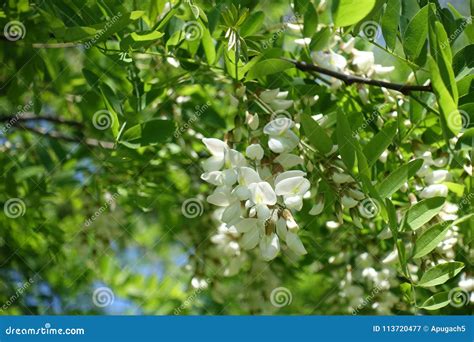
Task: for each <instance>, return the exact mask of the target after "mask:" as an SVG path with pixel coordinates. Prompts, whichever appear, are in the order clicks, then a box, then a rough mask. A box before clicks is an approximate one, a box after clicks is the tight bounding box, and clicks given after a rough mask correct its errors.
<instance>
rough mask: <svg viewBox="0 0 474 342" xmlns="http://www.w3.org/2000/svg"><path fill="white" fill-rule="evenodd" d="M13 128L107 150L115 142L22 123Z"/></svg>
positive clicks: (111, 147) (112, 147)
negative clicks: (71, 134) (66, 133)
mask: <svg viewBox="0 0 474 342" xmlns="http://www.w3.org/2000/svg"><path fill="white" fill-rule="evenodd" d="M15 128H18V129H23V130H25V131H29V132H32V133H35V134H38V135H42V136H45V137H48V138H53V139H59V140H64V141H68V142H74V143H79V144H85V145H88V146H92V147H102V148H105V149H107V150H113V149H115V144H114V143H113V142H111V141H103V140H97V139H93V138H84V139H82V138H80V137H73V136H69V135H65V134H62V133H59V132H56V131H46V130H44V129H41V128H35V127H27V126H23V125H16V126H15Z"/></svg>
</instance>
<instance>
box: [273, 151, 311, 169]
mask: <svg viewBox="0 0 474 342" xmlns="http://www.w3.org/2000/svg"><path fill="white" fill-rule="evenodd" d="M274 161H276V162H277V163H279V164H280V165H281V166H283V168H285V169H291V168H292V167H295V166H296V165H303V162H304V160H303V158H301V157H300V156H297V155H296V154H291V153H282V154H280V155H278V157H276V158H275V159H274Z"/></svg>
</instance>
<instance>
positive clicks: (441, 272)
mask: <svg viewBox="0 0 474 342" xmlns="http://www.w3.org/2000/svg"><path fill="white" fill-rule="evenodd" d="M463 268H464V264H463V263H462V262H459V261H452V262H447V263H444V264H438V265H436V266H434V267H432V268H430V269H429V270H428V271H426V272H425V273H424V274H423V276H422V277H421V279H420V281H419V282H418V286H421V287H431V286H436V285H441V284H444V283H445V282H446V281H448V280H449V279H451V278H453V277H455V276H456V275H457V274H458V273H459V272H461V270H462V269H463Z"/></svg>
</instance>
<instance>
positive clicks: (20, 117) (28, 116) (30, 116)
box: [0, 112, 84, 128]
mask: <svg viewBox="0 0 474 342" xmlns="http://www.w3.org/2000/svg"><path fill="white" fill-rule="evenodd" d="M27 121H48V122H53V123H57V124H62V125H68V126H74V127H77V128H83V127H84V124H83V123H82V122H79V121H75V120H68V119H64V118H61V117H57V116H49V115H35V114H34V113H30V112H25V113H21V114H17V115H8V116H0V122H8V123H10V125H12V126H14V125H15V124H16V123H18V122H27Z"/></svg>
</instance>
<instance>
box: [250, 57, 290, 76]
mask: <svg viewBox="0 0 474 342" xmlns="http://www.w3.org/2000/svg"><path fill="white" fill-rule="evenodd" d="M293 67H294V65H293V63H291V62H288V61H285V60H283V59H278V58H270V59H265V60H263V61H260V62H258V63H257V64H255V65H254V66H253V67H252V68H251V69H250V70H249V72H248V74H247V80H252V79H255V78H260V77H263V76H267V75H271V74H276V73H278V72H282V71H284V70H287V69H291V68H293Z"/></svg>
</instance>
